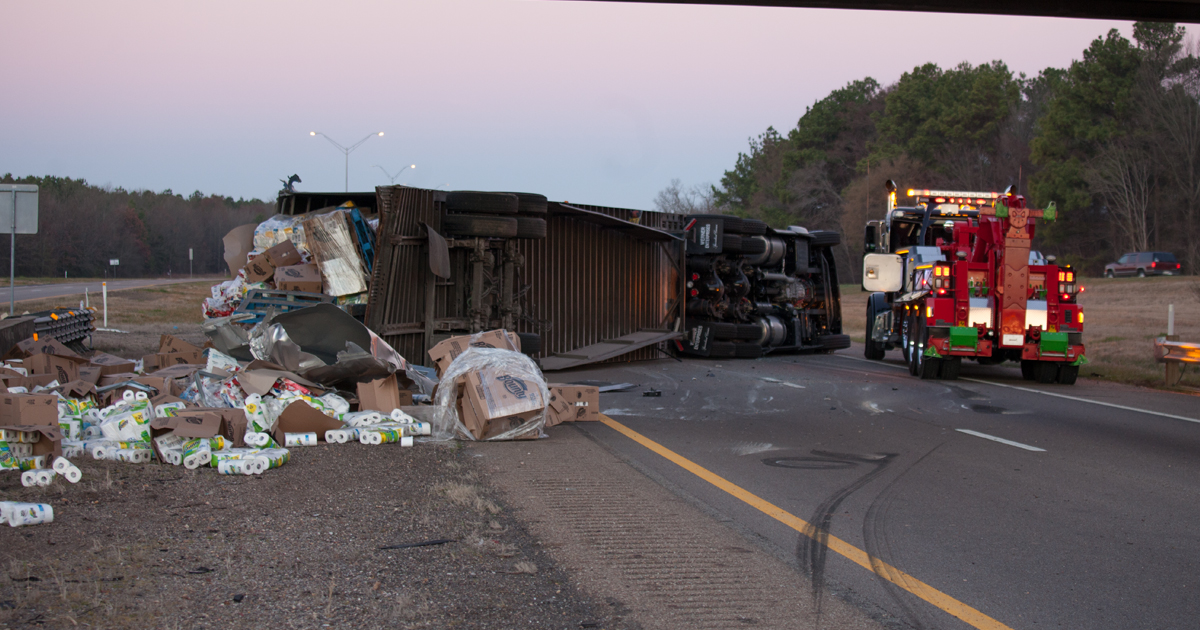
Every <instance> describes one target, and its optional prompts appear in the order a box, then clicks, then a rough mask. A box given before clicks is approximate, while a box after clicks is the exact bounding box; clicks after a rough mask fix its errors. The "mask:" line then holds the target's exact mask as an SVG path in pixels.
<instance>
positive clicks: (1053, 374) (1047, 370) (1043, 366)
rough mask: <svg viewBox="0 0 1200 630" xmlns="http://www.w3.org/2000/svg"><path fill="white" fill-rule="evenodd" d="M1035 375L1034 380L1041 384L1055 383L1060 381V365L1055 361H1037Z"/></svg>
mask: <svg viewBox="0 0 1200 630" xmlns="http://www.w3.org/2000/svg"><path fill="white" fill-rule="evenodd" d="M1033 375H1034V380H1036V381H1037V382H1039V383H1053V382H1054V381H1057V380H1058V363H1055V362H1054V361H1035V365H1034V367H1033Z"/></svg>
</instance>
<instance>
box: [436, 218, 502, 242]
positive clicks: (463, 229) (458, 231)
mask: <svg viewBox="0 0 1200 630" xmlns="http://www.w3.org/2000/svg"><path fill="white" fill-rule="evenodd" d="M442 231H444V232H445V233H447V234H452V235H455V236H484V237H496V238H509V237H513V236H516V235H517V220H516V219H513V218H509V217H494V216H488V215H477V214H447V215H446V216H445V217H443V218H442Z"/></svg>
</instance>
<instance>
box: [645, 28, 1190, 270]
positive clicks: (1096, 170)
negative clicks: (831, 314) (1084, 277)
mask: <svg viewBox="0 0 1200 630" xmlns="http://www.w3.org/2000/svg"><path fill="white" fill-rule="evenodd" d="M1184 35H1185V31H1184V29H1183V27H1180V26H1177V25H1175V24H1166V23H1148V22H1138V23H1136V24H1134V28H1133V40H1132V41H1130V40H1128V39H1126V38H1125V37H1123V36H1122V35H1121V34H1120V33H1119V32H1118V31H1116V30H1115V29H1114V30H1111V31H1109V32H1108V33H1107V34H1106V35H1104V36H1102V37H1098V38H1097V39H1095V40H1094V41H1093V42H1092V43H1091V44H1090V45H1089V46H1088V48H1087V49H1086V50H1084V51H1083V53H1082V57H1081V59H1079V60H1077V61H1074V62H1072V63H1071V65H1070V66H1069V67H1067V68H1046V69H1045V70H1042V71H1041V72H1040V73H1038V75H1037V76H1034V77H1027V76H1025V75H1024V74H1014V73H1013V72H1012V71H1011V70H1009V69H1008V67H1007V66H1006V65H1005V64H1004V62H1003V61H993V62H991V63H985V64H981V65H978V66H972V65H971V64H969V63H962V64H960V65H958V66H955V67H953V68H949V69H943V68H940V67H939V66H938V65H936V64H933V63H927V64H924V65H922V66H918V67H916V68H914V69H913V70H912V71H911V72H906V73H904V74H903V75H902V76H901V77H900V79H899V80H898V81H897V82H896V83H894V84H892V85H889V86H883V85H880V83H879V82H878V81H876V80H874V79H872V78H870V77H867V78H864V79H861V80H855V81H851V82H850V83H848V84H847V85H846V86H845V87H842V88H839V89H837V90H834V91H833V92H831V93H830V94H829V95H828V96H826V97H825V98H823V99H821V100H819V101H817V102H816V103H814V104H813V105H812V106H811V107H808V108H807V109H806V111H805V113H804V115H803V116H801V117H800V119H799V121H798V122H797V124H796V127H795V128H794V129H792V130H790V131H789V132H787V134H786V135H784V134H781V133H779V132H778V131H776V130H775V129H774V128H768V129H767V130H766V131H765V132H763V133H762V134H760V135H759V136H757V137H755V138H751V139H750V146H749V150H748V151H747V152H744V153H739V154H738V157H737V161H736V163H735V164H734V166H733V168H732V169H731V170H728V171H725V173H724V175H723V176H722V177H721V181H720V185H719V186H710V187H707V188H706V189H699V188H695V187H693V188H691V189H685V188H683V187H682V186H681V185H680V184H679V182H678V181H673V182H672V184H671V186H670V187H668V188H667V189H666V190H664V191H662V192H661V193H659V196H658V198H657V199H656V201H655V205H656V206H657V207H658V208H659V209H660V210H665V211H718V212H730V213H734V214H738V215H741V216H749V217H755V218H759V219H762V220H765V221H767V222H768V223H770V224H771V225H773V226H776V227H782V226H786V225H803V226H806V227H808V228H810V229H834V230H838V231H840V232H841V233H842V234H843V243H844V247H842V248H841V251H840V252H839V254H838V257H839V261H838V262H839V266H841V267H842V268H843V269H846V270H848V271H850V272H851V274H850V275H847V276H846V278H844V280H846V281H850V282H853V281H854V279H855V278H856V277H857V276H858V275H859V274H860V273H861V271H860V266H861V254H862V239H863V226H864V224H865V222H866V221H867V220H869V219H873V218H882V217H883V215H884V212H885V204H886V198H885V195H884V188H883V183H884V181H885V180H887V179H892V180H895V181H896V182H897V184H898V185H899V186H900V188H901V189H902V194H903V189H906V188H941V189H946V188H949V189H955V190H988V191H1002V190H1004V189H1005V188H1006V187H1008V186H1010V185H1012V186H1015V187H1016V188H1017V190H1018V192H1020V193H1021V194H1024V195H1026V197H1027V198H1028V199H1029V200H1030V201H1031V202H1032V205H1034V206H1035V207H1045V206H1046V205H1047V204H1048V203H1049V202H1051V201H1054V202H1056V203H1057V205H1058V208H1059V218H1058V220H1057V221H1056V222H1054V223H1051V224H1048V225H1045V226H1039V228H1038V233H1037V241H1036V243H1035V246H1036V247H1037V248H1039V249H1041V250H1043V251H1044V252H1046V253H1053V254H1056V255H1058V256H1059V259H1060V261H1063V262H1069V263H1072V264H1074V265H1076V266H1077V267H1078V268H1080V269H1081V270H1083V271H1084V272H1086V273H1091V274H1099V273H1100V272H1101V271H1102V269H1103V266H1104V265H1105V264H1106V263H1108V262H1111V261H1113V260H1115V259H1116V258H1117V256H1119V255H1120V254H1122V253H1124V252H1126V251H1146V250H1154V251H1171V252H1174V253H1175V255H1176V256H1177V257H1179V258H1180V260H1181V262H1182V263H1183V265H1184V271H1185V273H1196V272H1197V269H1198V267H1200V49H1198V48H1197V47H1196V46H1194V45H1193V46H1188V45H1185V41H1184ZM899 201H900V202H901V203H902V204H903V203H904V201H905V199H904V198H901V199H900V200H899Z"/></svg>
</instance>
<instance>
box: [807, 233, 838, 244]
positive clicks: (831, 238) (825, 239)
mask: <svg viewBox="0 0 1200 630" xmlns="http://www.w3.org/2000/svg"><path fill="white" fill-rule="evenodd" d="M809 234H811V235H812V240H811V241H810V243H811V244H812V246H813V247H833V246H834V245H840V244H841V243H842V235H841V234H838V233H837V232H831V231H827V230H818V231H816V232H809Z"/></svg>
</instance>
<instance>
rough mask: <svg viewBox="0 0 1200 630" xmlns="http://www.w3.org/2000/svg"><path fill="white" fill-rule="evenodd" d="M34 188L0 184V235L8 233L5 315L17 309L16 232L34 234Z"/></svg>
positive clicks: (35, 204)
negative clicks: (8, 248) (6, 306)
mask: <svg viewBox="0 0 1200 630" xmlns="http://www.w3.org/2000/svg"><path fill="white" fill-rule="evenodd" d="M37 231H38V187H37V186H35V185H33V184H0V234H4V233H5V232H8V233H9V234H11V235H12V238H11V239H10V241H9V243H10V244H9V247H10V250H9V254H8V314H9V315H12V314H14V313H16V309H17V272H16V267H17V235H18V234H37Z"/></svg>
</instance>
